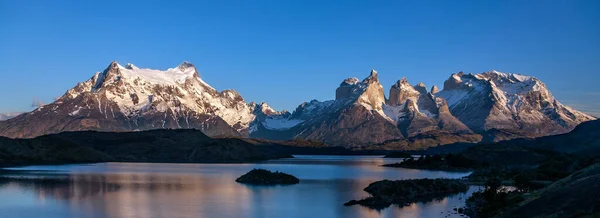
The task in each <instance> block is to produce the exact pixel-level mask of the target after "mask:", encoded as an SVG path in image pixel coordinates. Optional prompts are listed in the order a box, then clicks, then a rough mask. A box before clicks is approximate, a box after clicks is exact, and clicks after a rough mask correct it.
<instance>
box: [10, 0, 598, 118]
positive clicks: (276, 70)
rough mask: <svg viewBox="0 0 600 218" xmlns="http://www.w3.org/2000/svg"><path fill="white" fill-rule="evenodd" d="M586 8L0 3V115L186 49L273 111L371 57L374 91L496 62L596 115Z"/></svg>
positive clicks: (592, 14) (592, 17)
mask: <svg viewBox="0 0 600 218" xmlns="http://www.w3.org/2000/svg"><path fill="white" fill-rule="evenodd" d="M598 11H600V1H593V0H589V1H575V0H572V1H561V0H551V1H491V0H490V1H428V0H426V1H348V0H346V1H327V0H320V1H291V0H272V1H267V0H258V1H227V0H224V1H189V2H186V1H164V2H163V3H150V2H146V1H56V2H55V1H0V29H1V30H2V31H1V32H0V67H1V70H0V112H10V111H28V110H31V109H32V107H31V102H32V99H33V98H39V99H41V100H42V101H44V102H50V101H52V99H53V98H55V97H58V96H61V95H62V94H64V92H65V91H66V90H67V89H69V88H71V87H73V86H75V85H76V84H77V82H81V81H85V80H87V79H89V78H90V77H91V76H92V75H93V74H94V73H95V72H96V71H101V70H103V69H104V68H105V67H106V66H107V65H108V64H109V63H110V62H111V61H113V60H116V61H118V62H119V63H122V64H125V63H129V62H130V63H134V64H135V65H137V66H139V67H143V68H157V69H167V68H170V67H174V66H177V65H178V64H179V63H181V62H182V61H184V60H186V61H190V62H192V63H194V64H195V65H196V67H197V68H198V70H199V71H200V73H201V76H202V78H203V79H204V80H205V81H207V82H208V83H209V84H211V85H212V86H213V87H215V88H217V89H219V90H223V89H236V90H237V91H239V92H240V93H241V94H242V96H243V97H244V98H245V99H246V100H247V101H258V102H260V101H266V102H268V103H269V104H270V105H272V106H273V107H274V108H276V109H287V110H293V109H294V108H295V107H296V106H297V105H298V104H300V103H301V102H303V101H308V100H311V99H318V100H328V99H333V98H334V96H335V88H336V87H337V86H338V85H339V83H340V82H341V81H342V80H343V79H344V78H347V77H359V78H361V79H362V78H364V77H366V76H368V74H369V71H370V70H371V69H372V68H375V69H376V70H378V71H379V73H380V80H381V81H382V82H383V84H384V86H385V89H386V90H388V89H389V87H390V86H391V85H392V84H393V83H394V82H395V81H396V80H398V79H400V78H402V77H407V78H408V80H409V81H410V82H411V83H412V84H416V83H418V82H424V83H425V84H426V85H428V86H431V85H438V86H440V87H441V86H442V85H443V82H444V80H445V79H447V78H448V77H449V76H450V74H451V73H455V72H458V71H464V72H474V73H478V72H484V71H489V70H492V69H495V70H499V71H503V72H513V73H521V74H526V75H532V76H536V77H538V78H539V79H541V80H542V81H544V82H545V83H546V84H547V86H548V87H549V88H550V90H551V91H552V92H553V94H554V95H555V97H557V98H558V99H559V100H560V101H562V102H563V103H566V104H568V105H571V106H574V107H575V108H577V109H581V110H584V111H586V112H591V113H593V114H595V115H596V116H598V115H600V89H599V88H598V82H599V81H600V73H599V72H598V71H599V69H600V13H598ZM386 95H387V93H386Z"/></svg>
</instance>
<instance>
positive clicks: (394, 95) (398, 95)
mask: <svg viewBox="0 0 600 218" xmlns="http://www.w3.org/2000/svg"><path fill="white" fill-rule="evenodd" d="M420 94H421V93H420V92H419V91H417V90H416V89H415V87H413V86H412V85H410V83H408V80H407V79H406V78H402V79H401V80H398V81H397V82H396V83H395V84H394V85H393V86H392V88H390V96H389V100H388V104H389V105H391V106H396V105H401V104H404V102H406V100H408V99H413V101H416V99H417V98H418V97H419V95H420Z"/></svg>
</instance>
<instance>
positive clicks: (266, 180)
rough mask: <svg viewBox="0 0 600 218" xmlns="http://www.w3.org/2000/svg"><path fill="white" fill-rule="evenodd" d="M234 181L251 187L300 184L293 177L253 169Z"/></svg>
mask: <svg viewBox="0 0 600 218" xmlns="http://www.w3.org/2000/svg"><path fill="white" fill-rule="evenodd" d="M235 181H236V182H239V183H245V184H252V185H291V184H298V183H300V180H299V179H298V178H296V177H295V176H292V175H290V174H286V173H282V172H277V171H276V172H271V171H268V170H265V169H253V170H251V171H250V172H248V173H246V174H244V175H243V176H240V178H237V179H236V180H235Z"/></svg>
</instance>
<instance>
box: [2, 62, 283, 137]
mask: <svg viewBox="0 0 600 218" xmlns="http://www.w3.org/2000/svg"><path fill="white" fill-rule="evenodd" d="M266 107H268V105H266V104H264V106H263V108H266ZM255 108H256V104H254V103H251V104H247V103H246V102H245V101H244V99H243V98H242V96H240V94H239V93H237V92H236V91H235V90H224V91H221V92H218V91H217V90H215V89H214V88H213V87H211V86H210V85H208V84H207V83H206V82H204V81H203V80H202V79H201V78H200V76H199V73H198V71H197V70H196V67H195V66H194V65H192V64H191V63H188V62H183V63H182V64H180V65H179V66H177V67H175V68H170V69H167V70H166V71H160V70H153V69H141V68H138V67H136V66H134V65H133V64H127V65H125V66H122V65H120V64H118V63H116V62H112V63H111V64H110V65H109V66H108V67H107V68H106V69H105V70H104V71H102V72H97V73H96V74H94V76H92V78H90V79H89V80H87V81H85V82H82V83H79V84H77V85H76V86H75V87H74V88H72V89H70V90H68V91H67V92H66V93H65V94H64V95H63V96H62V97H60V98H59V99H58V100H56V101H55V102H53V103H51V104H48V105H44V106H42V107H39V108H37V109H36V110H34V111H32V112H30V113H26V114H24V115H23V116H19V117H17V118H15V119H12V120H8V121H5V122H2V123H0V130H2V131H0V134H1V135H4V136H9V137H34V136H38V135H43V134H49V133H56V132H62V131H76V130H99V131H136V130H147V129H159V128H196V129H200V130H203V131H204V132H205V133H206V134H208V135H221V134H229V135H247V134H248V127H249V125H250V123H251V122H253V121H254V120H255V118H256V116H257V114H260V113H265V114H271V113H270V111H269V109H265V110H263V111H261V112H260V113H258V112H255V111H254V110H255ZM270 110H272V109H270Z"/></svg>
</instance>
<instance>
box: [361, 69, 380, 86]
mask: <svg viewBox="0 0 600 218" xmlns="http://www.w3.org/2000/svg"><path fill="white" fill-rule="evenodd" d="M377 76H378V75H377V71H375V70H374V69H373V70H371V73H370V74H369V77H367V78H365V79H364V80H363V83H365V84H371V83H379V78H378V77H377Z"/></svg>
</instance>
